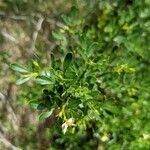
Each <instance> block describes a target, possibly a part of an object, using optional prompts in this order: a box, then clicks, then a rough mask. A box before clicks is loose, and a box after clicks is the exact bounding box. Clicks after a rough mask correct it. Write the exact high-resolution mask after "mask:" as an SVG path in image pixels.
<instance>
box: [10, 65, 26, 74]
mask: <svg viewBox="0 0 150 150" xmlns="http://www.w3.org/2000/svg"><path fill="white" fill-rule="evenodd" d="M10 68H11V69H12V70H14V71H18V72H21V73H29V70H28V69H27V68H25V67H23V66H21V65H19V64H11V66H10Z"/></svg>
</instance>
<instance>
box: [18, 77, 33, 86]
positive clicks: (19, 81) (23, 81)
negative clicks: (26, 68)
mask: <svg viewBox="0 0 150 150" xmlns="http://www.w3.org/2000/svg"><path fill="white" fill-rule="evenodd" d="M31 78H32V77H31V76H29V77H26V78H20V79H19V80H17V81H16V84H17V85H20V84H23V83H25V82H27V81H29V80H30V79H31Z"/></svg>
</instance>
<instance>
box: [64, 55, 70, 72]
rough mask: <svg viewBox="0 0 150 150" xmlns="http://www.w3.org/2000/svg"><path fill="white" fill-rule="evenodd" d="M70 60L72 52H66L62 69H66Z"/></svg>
mask: <svg viewBox="0 0 150 150" xmlns="http://www.w3.org/2000/svg"><path fill="white" fill-rule="evenodd" d="M71 62H72V53H67V55H66V56H65V58H64V62H63V69H64V70H66V69H67V68H68V67H69V66H70V64H71Z"/></svg>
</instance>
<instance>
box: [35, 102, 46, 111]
mask: <svg viewBox="0 0 150 150" xmlns="http://www.w3.org/2000/svg"><path fill="white" fill-rule="evenodd" d="M45 108H47V106H46V105H45V104H44V103H40V104H39V105H38V106H37V109H38V110H43V109H45Z"/></svg>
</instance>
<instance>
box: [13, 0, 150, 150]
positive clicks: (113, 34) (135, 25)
mask: <svg viewBox="0 0 150 150" xmlns="http://www.w3.org/2000/svg"><path fill="white" fill-rule="evenodd" d="M87 4H88V2H87ZM148 6H149V1H147V0H145V1H138V0H135V1H132V0H130V1H129V0H128V1H127V0H126V1H124V2H122V1H120V0H118V1H116V0H115V1H112V2H111V3H110V1H102V0H101V1H98V2H97V3H96V6H95V8H93V12H92V13H88V14H86V15H85V16H86V17H85V16H82V15H80V11H81V10H79V9H78V7H75V6H73V7H72V9H71V11H70V12H69V13H68V14H67V15H63V16H62V20H63V22H64V26H63V27H62V28H61V29H58V30H57V31H53V32H52V35H53V37H54V39H55V42H56V45H57V46H56V47H55V49H54V50H53V51H52V52H50V63H49V64H47V65H46V66H45V65H42V64H41V62H40V61H35V60H34V61H32V63H31V64H30V65H28V66H27V67H25V66H24V65H23V66H22V65H19V64H12V65H11V68H12V69H13V70H15V71H17V72H20V74H21V78H20V79H19V80H17V84H23V83H24V82H27V81H28V80H34V82H33V85H34V86H33V88H34V87H35V88H36V86H38V84H39V85H40V86H39V87H40V90H39V91H37V92H38V95H39V92H41V98H39V99H36V100H35V99H34V96H33V99H29V105H30V106H31V107H33V108H35V109H37V110H40V111H42V112H41V114H40V115H39V119H49V120H51V122H50V124H51V123H52V122H53V125H50V124H49V126H51V128H50V129H49V130H50V131H51V134H50V135H49V136H50V139H51V142H52V148H54V149H59V148H63V147H64V149H65V148H67V149H92V148H95V149H110V150H112V149H115V150H116V149H141V150H143V149H149V147H150V143H149V140H150V123H149V119H150V111H149V106H150V105H149V102H148V100H149V98H150V94H149V90H150V88H149V87H150V86H149V85H150V84H149V83H150V78H149V74H150V69H149V64H150V61H149V56H150V51H149V44H148V41H149V36H148V33H149V31H150V30H149V20H148V17H149V13H148ZM27 92H28V91H27ZM31 92H32V91H31ZM35 97H37V96H35ZM52 120H53V121H52Z"/></svg>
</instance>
